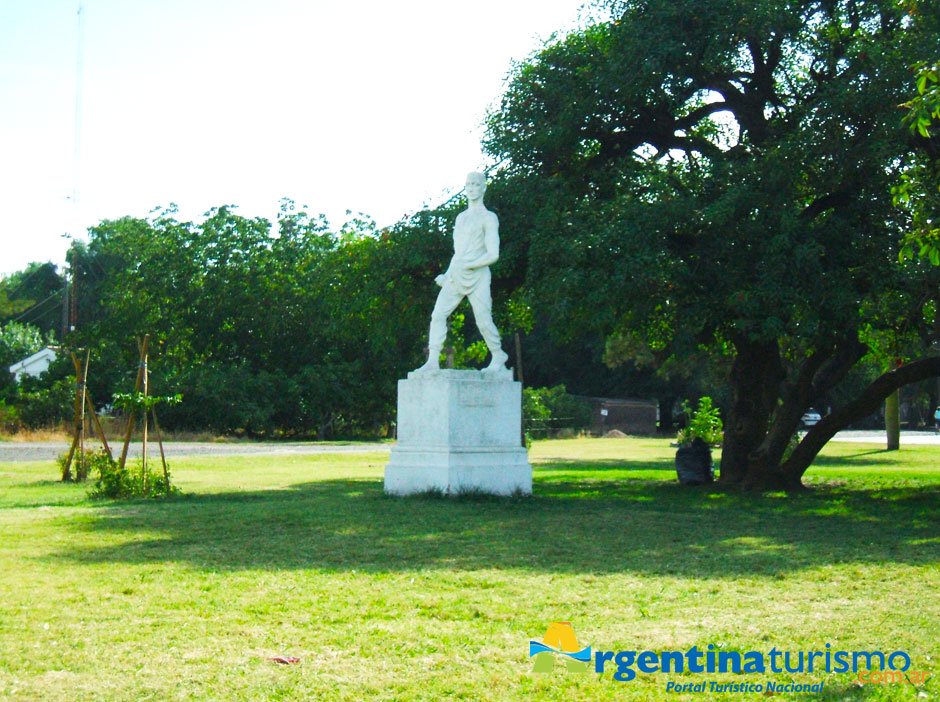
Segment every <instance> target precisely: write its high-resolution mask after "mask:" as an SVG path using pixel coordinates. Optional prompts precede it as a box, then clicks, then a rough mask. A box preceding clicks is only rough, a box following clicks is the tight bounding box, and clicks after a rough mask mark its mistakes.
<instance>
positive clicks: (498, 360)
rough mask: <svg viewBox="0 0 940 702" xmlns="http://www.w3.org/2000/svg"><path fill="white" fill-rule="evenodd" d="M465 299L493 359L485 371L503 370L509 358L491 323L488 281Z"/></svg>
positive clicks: (491, 300)
mask: <svg viewBox="0 0 940 702" xmlns="http://www.w3.org/2000/svg"><path fill="white" fill-rule="evenodd" d="M467 297H468V299H469V300H470V306H471V307H472V308H473V319H474V320H475V321H476V323H477V329H479V330H480V336H482V337H483V341H485V342H486V348H488V349H489V350H490V354H491V355H492V357H493V358H492V360H491V361H490V365H489V366H487V369H495V368H505V367H506V361H507V360H508V359H509V356H507V355H506V352H505V351H503V348H502V346H501V345H500V338H499V330H498V329H497V328H496V324H494V323H493V298H492V297H491V296H490V286H489V280H487V281H486V284H485V285H478V286H477V288H476V289H475V290H474V291H473V292H472V293H470V295H468V296H467Z"/></svg>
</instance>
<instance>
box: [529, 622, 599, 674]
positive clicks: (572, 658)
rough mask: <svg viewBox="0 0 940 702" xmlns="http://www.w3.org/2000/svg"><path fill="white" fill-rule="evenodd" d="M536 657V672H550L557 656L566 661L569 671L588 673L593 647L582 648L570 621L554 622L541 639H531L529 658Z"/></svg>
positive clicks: (533, 669) (534, 670) (534, 669)
mask: <svg viewBox="0 0 940 702" xmlns="http://www.w3.org/2000/svg"><path fill="white" fill-rule="evenodd" d="M533 656H534V657H535V665H534V667H533V668H532V672H534V673H550V672H552V670H553V669H554V667H555V660H556V657H559V658H561V659H562V660H564V661H565V663H566V664H567V666H568V672H569V673H586V672H587V671H588V666H589V665H590V663H591V647H590V646H587V647H586V648H580V647H579V646H578V637H577V636H576V635H575V633H574V629H572V628H571V623H570V622H552V623H551V624H549V625H548V630H547V631H546V632H545V637H544V638H543V639H542V640H541V641H531V640H530V641H529V658H532V657H533Z"/></svg>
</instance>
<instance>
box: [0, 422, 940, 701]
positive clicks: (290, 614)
mask: <svg viewBox="0 0 940 702" xmlns="http://www.w3.org/2000/svg"><path fill="white" fill-rule="evenodd" d="M673 453H674V449H670V448H669V445H668V442H667V441H665V440H659V439H596V440H594V439H578V440H565V441H542V442H537V443H536V444H535V445H534V446H533V447H532V450H531V457H532V461H533V464H534V466H535V469H536V470H535V495H534V497H532V498H529V499H520V500H495V499H494V500H480V499H476V500H472V499H466V500H456V501H455V500H445V499H440V498H431V497H421V498H408V499H394V498H388V497H385V496H384V495H383V493H382V470H383V467H384V463H385V460H386V458H385V456H384V455H381V454H378V455H375V454H359V455H355V454H354V455H350V454H342V455H340V454H335V455H317V456H266V457H253V458H204V457H198V458H197V457H193V458H177V459H175V460H173V461H172V468H173V471H174V477H175V480H176V482H177V483H178V484H179V485H180V487H182V489H183V490H184V492H185V495H184V496H183V497H182V498H179V499H176V500H173V501H170V502H166V503H163V502H152V503H144V502H133V503H126V502H125V503H109V502H100V501H91V500H89V499H87V497H86V490H87V487H86V486H80V485H65V484H60V483H58V482H55V480H56V477H57V469H56V467H55V465H54V464H53V463H51V462H49V463H31V464H30V463H22V464H14V463H4V464H0V700H43V701H58V700H62V701H64V700H69V701H71V700H81V701H83V702H84V701H91V700H114V701H121V702H125V701H134V702H137V701H141V700H160V701H165V700H226V701H229V700H440V699H459V700H494V701H496V700H499V701H502V700H564V701H567V702H571V701H575V700H666V699H670V700H686V699H689V700H691V699H702V698H704V699H754V700H758V699H764V698H765V697H766V696H767V695H765V694H761V693H749V694H708V693H678V694H677V693H674V692H668V693H667V691H666V684H667V682H675V683H680V684H687V683H696V682H703V681H705V682H709V681H732V682H739V683H740V682H749V683H763V684H766V683H767V682H768V681H774V682H779V683H786V682H790V681H795V682H798V683H818V682H824V688H823V691H822V692H821V693H810V694H794V693H781V694H779V695H773V697H775V698H776V699H781V700H783V699H801V700H918V701H919V700H924V699H934V700H936V699H940V682H938V681H937V679H936V678H935V677H930V678H928V679H927V681H926V683H924V684H911V683H908V682H904V683H901V684H867V685H860V684H858V683H857V682H856V680H855V677H856V676H855V675H853V674H851V673H828V674H827V673H825V672H822V673H819V672H815V673H803V674H799V673H797V674H787V673H778V674H774V673H771V672H769V671H768V672H767V673H766V674H750V675H734V674H730V673H728V674H719V673H715V674H691V673H688V672H686V673H684V674H678V673H650V674H646V673H639V674H638V675H637V677H636V679H634V680H632V681H630V682H617V681H615V680H613V678H612V675H611V673H612V672H613V670H615V666H613V665H611V669H610V670H609V672H605V673H604V674H603V675H600V676H599V675H597V674H596V673H587V674H578V673H569V672H567V671H566V670H565V667H564V666H563V665H561V664H556V666H555V669H554V671H553V672H552V673H546V674H535V673H533V672H532V661H531V659H529V658H528V641H529V639H541V638H542V636H543V635H544V634H545V630H546V628H547V626H548V624H549V623H550V622H553V621H569V622H571V623H572V626H573V628H574V630H575V632H576V633H577V636H578V639H579V643H580V644H581V646H587V645H591V646H592V647H593V648H594V650H606V651H620V650H636V651H644V650H651V651H686V650H688V649H689V648H691V647H692V646H693V645H694V646H698V648H699V649H700V650H702V649H706V648H707V647H708V645H709V644H711V645H713V646H714V647H715V650H719V651H740V652H746V651H751V650H756V651H761V652H763V653H765V654H766V653H767V652H769V651H770V649H771V648H773V647H776V649H777V650H778V651H792V652H798V651H824V650H825V646H826V644H831V646H832V650H845V651H855V650H865V651H870V650H880V651H884V652H886V653H890V652H893V651H897V650H902V651H906V652H908V653H909V654H910V656H911V659H912V662H913V665H912V666H911V670H917V671H921V670H926V671H931V673H932V674H935V675H936V676H937V677H940V666H938V665H937V661H938V659H940V634H938V630H940V566H938V564H940V450H938V449H937V448H936V447H930V446H924V447H910V448H905V449H903V450H902V451H900V452H893V453H886V452H884V451H879V450H878V449H877V447H874V446H865V445H860V444H830V446H829V447H827V449H826V450H825V452H824V453H823V455H822V456H820V458H819V459H818V461H817V463H816V465H815V466H814V467H813V468H812V470H811V471H810V472H809V473H808V474H807V483H808V484H810V485H811V486H812V488H813V489H812V490H810V491H808V492H807V493H806V494H803V495H799V496H795V497H788V496H785V495H783V494H779V495H777V494H771V495H765V496H762V497H757V496H750V495H737V494H723V493H721V492H719V491H716V490H712V489H709V488H681V487H680V486H679V485H678V484H677V483H676V482H675V473H674V470H673V469H672V455H673ZM278 655H283V656H294V657H297V658H299V659H300V660H299V662H298V663H296V664H288V665H281V664H277V663H275V662H272V661H271V660H270V658H271V657H273V656H278ZM768 660H769V657H768Z"/></svg>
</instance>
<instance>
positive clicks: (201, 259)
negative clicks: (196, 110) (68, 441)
mask: <svg viewBox="0 0 940 702" xmlns="http://www.w3.org/2000/svg"><path fill="white" fill-rule="evenodd" d="M452 216H453V213H452V212H451V211H449V210H446V209H444V210H435V211H424V212H421V213H418V214H416V215H415V216H414V217H412V218H409V219H407V220H404V221H402V222H399V223H398V224H396V225H395V226H394V227H390V228H388V229H385V230H381V231H379V230H377V229H376V227H375V225H374V223H372V222H371V221H370V220H367V219H366V218H363V217H357V218H352V219H351V220H350V221H349V222H347V223H345V224H344V225H343V226H342V227H341V228H339V230H338V231H336V230H331V228H330V225H329V224H328V223H327V222H326V220H325V219H324V218H323V217H319V218H313V217H310V216H309V215H308V214H307V213H306V212H305V211H304V210H303V209H302V208H298V207H297V206H296V205H295V204H294V203H292V202H290V201H285V202H284V203H283V207H282V212H281V215H280V216H279V217H278V220H277V223H276V225H274V226H272V224H271V223H270V222H268V221H267V220H264V219H260V218H255V219H250V218H245V217H241V216H239V215H237V214H236V213H235V211H234V208H229V207H223V208H218V209H216V210H212V211H210V212H209V213H208V214H207V217H206V219H205V221H203V222H200V223H193V222H181V221H179V220H177V219H176V213H175V210H174V209H173V208H169V209H167V210H163V211H160V212H157V213H156V214H155V215H154V216H153V217H152V218H150V219H147V220H142V219H131V218H125V219H121V220H114V221H106V222H102V223H101V224H99V225H98V226H97V227H94V228H93V229H92V230H91V232H90V240H89V242H88V244H87V245H82V244H80V243H77V244H76V245H75V246H73V248H72V250H71V251H70V262H71V263H72V267H73V272H74V273H75V274H76V275H78V276H79V285H80V286H81V287H82V289H83V290H84V291H85V295H84V297H83V303H82V304H83V305H85V306H84V307H82V309H81V310H80V317H81V318H82V319H83V320H84V321H83V323H82V324H81V325H80V326H79V329H78V331H77V332H76V333H75V335H74V339H73V343H75V344H81V345H83V346H86V347H89V348H91V349H92V356H93V358H95V359H101V360H98V361H96V365H95V366H93V369H92V374H91V376H90V381H89V388H90V389H91V390H92V391H93V394H94V396H95V397H96V398H101V397H109V396H111V395H112V393H114V392H115V391H116V390H118V389H121V388H126V387H127V386H128V384H129V383H131V382H133V381H132V379H133V377H134V374H135V373H136V367H137V358H136V353H135V349H134V346H133V344H132V343H127V340H128V339H129V338H132V337H133V336H134V335H137V336H140V335H142V334H144V333H150V334H151V339H152V350H151V359H152V364H151V369H152V373H151V389H152V391H153V393H154V394H156V395H164V396H171V395H175V394H179V393H182V394H184V395H185V397H186V402H184V403H181V404H179V405H176V406H173V407H169V406H167V407H164V408H163V409H162V410H161V413H160V418H161V423H162V424H163V425H165V426H166V428H168V429H174V428H186V429H199V428H208V429H211V430H213V431H220V432H224V433H244V434H251V435H257V436H275V435H277V436H281V435H294V436H303V435H315V436H318V437H321V438H327V437H330V436H338V435H343V436H349V435H362V434H369V435H373V436H374V435H375V434H376V433H379V434H381V433H382V432H383V431H385V428H386V427H387V426H388V424H389V423H390V421H391V419H392V417H393V415H394V406H395V387H396V386H395V383H396V379H397V378H399V377H403V375H404V373H405V372H406V371H407V370H409V369H411V368H415V367H417V366H418V365H419V364H420V361H421V348H422V347H423V346H424V345H425V344H426V339H424V336H425V334H426V332H427V318H428V315H429V313H430V310H431V307H432V305H433V301H434V294H435V289H434V286H433V282H432V281H433V278H434V275H435V274H436V273H439V272H440V270H441V269H442V266H444V265H446V256H447V245H448V242H447V239H446V235H447V233H448V232H449V228H450V226H451V223H452ZM471 345H472V344H471Z"/></svg>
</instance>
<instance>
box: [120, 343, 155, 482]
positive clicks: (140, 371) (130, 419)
mask: <svg viewBox="0 0 940 702" xmlns="http://www.w3.org/2000/svg"><path fill="white" fill-rule="evenodd" d="M149 346H150V334H145V335H144V342H143V344H142V345H141V343H140V340H138V341H137V347H138V348H139V349H140V351H141V354H140V365H139V366H138V367H137V382H136V383H135V384H134V396H135V397H136V396H137V393H138V392H140V384H141V383H142V382H143V375H144V354H146V353H147V348H148V347H149ZM133 430H134V406H133V405H131V408H130V411H129V413H128V415H127V428H126V429H125V431H124V447H123V448H122V449H121V460H120V462H119V464H118V465H119V466H120V468H121V470H124V464H125V463H126V462H127V449H128V447H129V446H130V443H131V432H132V431H133Z"/></svg>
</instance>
